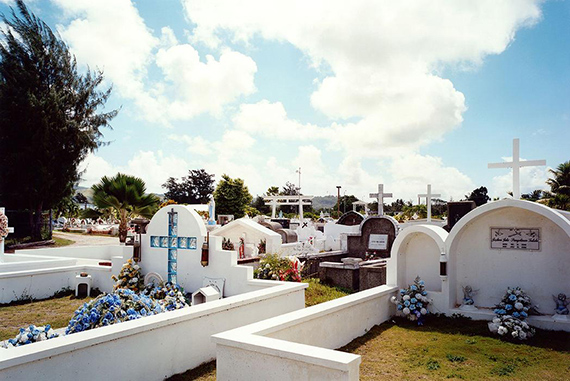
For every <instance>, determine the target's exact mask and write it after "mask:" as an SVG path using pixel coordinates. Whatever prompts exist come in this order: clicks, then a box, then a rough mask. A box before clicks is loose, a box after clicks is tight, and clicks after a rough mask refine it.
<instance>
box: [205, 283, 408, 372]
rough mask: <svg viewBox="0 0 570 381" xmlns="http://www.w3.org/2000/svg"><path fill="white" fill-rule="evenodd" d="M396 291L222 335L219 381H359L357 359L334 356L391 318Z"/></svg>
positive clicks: (382, 289) (362, 295) (383, 289)
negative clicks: (392, 298) (344, 346)
mask: <svg viewBox="0 0 570 381" xmlns="http://www.w3.org/2000/svg"><path fill="white" fill-rule="evenodd" d="M396 292H397V288H396V287H389V286H379V287H376V288H371V289H368V290H365V291H362V292H358V293H356V294H352V295H349V296H345V297H343V298H339V299H335V300H332V301H329V302H326V303H322V304H319V305H316V306H312V307H309V308H305V309H303V310H299V311H295V312H292V313H288V314H286V315H282V316H278V317H275V318H272V319H269V320H265V321H262V322H259V323H255V324H252V325H249V326H246V327H241V328H238V329H235V330H232V331H228V332H223V333H221V334H218V335H215V336H214V337H213V340H214V342H215V343H216V344H217V349H216V355H217V361H216V364H217V370H216V377H217V379H218V380H248V381H249V380H358V373H359V372H358V365H359V364H360V356H357V355H354V354H349V353H343V352H338V351H334V350H333V349H336V348H339V347H341V346H343V345H345V344H348V343H350V342H351V341H352V340H354V339H355V338H357V337H359V336H362V335H364V334H365V333H366V332H367V331H368V330H369V329H370V328H372V327H373V326H375V325H378V324H382V323H383V322H385V321H386V320H388V319H389V318H390V316H392V315H393V314H394V312H395V311H394V305H393V304H392V303H390V301H389V299H390V297H391V296H392V295H395V294H396Z"/></svg>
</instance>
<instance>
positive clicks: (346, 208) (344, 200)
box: [333, 195, 358, 215]
mask: <svg viewBox="0 0 570 381" xmlns="http://www.w3.org/2000/svg"><path fill="white" fill-rule="evenodd" d="M355 201H358V199H357V198H356V196H354V195H349V196H347V195H344V196H341V198H340V213H341V215H342V213H346V212H350V211H351V210H352V203H353V202H355ZM338 203H339V202H338V200H337V202H336V203H335V204H334V207H333V210H338Z"/></svg>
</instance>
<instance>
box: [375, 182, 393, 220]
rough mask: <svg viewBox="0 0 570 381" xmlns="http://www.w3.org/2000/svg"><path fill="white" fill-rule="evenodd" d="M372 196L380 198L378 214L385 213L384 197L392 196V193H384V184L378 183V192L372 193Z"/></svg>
mask: <svg viewBox="0 0 570 381" xmlns="http://www.w3.org/2000/svg"><path fill="white" fill-rule="evenodd" d="M370 197H371V198H375V199H376V200H378V215H379V216H383V215H384V198H392V193H384V184H378V193H370Z"/></svg>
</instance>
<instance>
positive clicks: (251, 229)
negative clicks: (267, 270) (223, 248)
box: [210, 218, 281, 253]
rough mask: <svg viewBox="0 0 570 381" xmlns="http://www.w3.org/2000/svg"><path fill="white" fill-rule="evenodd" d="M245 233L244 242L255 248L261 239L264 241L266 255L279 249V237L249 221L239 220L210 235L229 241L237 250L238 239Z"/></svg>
mask: <svg viewBox="0 0 570 381" xmlns="http://www.w3.org/2000/svg"><path fill="white" fill-rule="evenodd" d="M244 233H245V242H246V243H251V244H254V245H255V246H257V245H258V244H259V242H260V241H261V240H262V239H265V240H266V250H267V252H268V253H277V252H278V251H279V249H280V248H281V235H279V234H278V233H276V232H274V231H273V230H270V229H268V228H266V227H265V226H263V225H260V224H259V223H257V222H255V221H253V220H249V219H246V220H244V219H241V218H240V219H239V220H235V221H232V222H230V223H229V224H227V225H225V226H223V227H221V228H219V229H216V230H214V231H213V232H212V233H210V235H211V236H212V235H213V236H218V237H224V238H228V239H230V240H231V241H232V242H233V243H234V245H235V248H236V249H237V248H238V245H239V239H240V238H241V237H242V235H243V234H244Z"/></svg>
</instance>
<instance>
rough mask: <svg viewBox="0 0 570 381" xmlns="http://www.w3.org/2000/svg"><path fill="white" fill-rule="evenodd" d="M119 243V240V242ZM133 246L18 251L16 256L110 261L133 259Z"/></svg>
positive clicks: (67, 247)
mask: <svg viewBox="0 0 570 381" xmlns="http://www.w3.org/2000/svg"><path fill="white" fill-rule="evenodd" d="M117 241H118V240H117ZM132 253H133V246H125V245H118V244H117V245H116V246H78V247H69V246H66V247H54V248H50V249H28V250H16V252H15V255H16V256H18V255H19V254H29V255H34V256H46V257H63V258H81V259H99V260H105V261H110V260H111V258H112V257H116V256H121V257H125V258H127V257H132V255H133V254H132Z"/></svg>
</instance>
